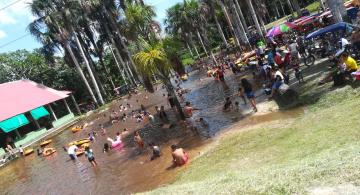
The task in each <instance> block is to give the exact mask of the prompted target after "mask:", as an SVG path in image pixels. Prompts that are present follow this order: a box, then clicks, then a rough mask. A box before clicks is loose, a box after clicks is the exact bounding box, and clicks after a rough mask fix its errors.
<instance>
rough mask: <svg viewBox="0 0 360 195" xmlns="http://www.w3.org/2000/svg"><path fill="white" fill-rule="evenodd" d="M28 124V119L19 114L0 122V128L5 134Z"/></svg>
mask: <svg viewBox="0 0 360 195" xmlns="http://www.w3.org/2000/svg"><path fill="white" fill-rule="evenodd" d="M27 124H29V121H28V119H27V118H26V117H25V115H24V114H19V115H17V116H14V117H12V118H9V119H6V120H4V121H1V122H0V128H1V129H2V130H3V131H4V132H5V133H9V132H11V131H13V130H15V129H17V128H19V127H22V126H24V125H27Z"/></svg>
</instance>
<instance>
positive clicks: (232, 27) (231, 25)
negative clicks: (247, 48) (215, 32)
mask: <svg viewBox="0 0 360 195" xmlns="http://www.w3.org/2000/svg"><path fill="white" fill-rule="evenodd" d="M218 2H219V4H220V7H221V9H222V11H223V12H224V15H225V18H226V21H227V22H228V24H229V27H230V31H231V32H232V34H233V36H234V39H235V42H236V45H237V46H238V47H240V41H239V38H238V37H237V36H236V33H235V29H234V26H233V24H232V22H231V19H230V16H229V13H228V11H227V8H226V6H225V4H224V3H223V2H222V1H221V0H219V1H218Z"/></svg>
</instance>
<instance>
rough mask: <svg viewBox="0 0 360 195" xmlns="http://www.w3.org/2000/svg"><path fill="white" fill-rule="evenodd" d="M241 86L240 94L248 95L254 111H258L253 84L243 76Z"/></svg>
mask: <svg viewBox="0 0 360 195" xmlns="http://www.w3.org/2000/svg"><path fill="white" fill-rule="evenodd" d="M241 86H242V88H241V89H240V93H241V95H240V96H244V94H245V95H246V97H247V98H248V99H249V101H250V103H251V106H252V107H253V110H254V112H257V111H258V110H257V107H256V100H255V93H254V91H253V88H252V85H251V84H250V82H249V81H248V80H247V79H245V78H243V79H241Z"/></svg>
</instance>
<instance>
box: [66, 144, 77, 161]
mask: <svg viewBox="0 0 360 195" xmlns="http://www.w3.org/2000/svg"><path fill="white" fill-rule="evenodd" d="M78 149H79V148H78V147H77V146H76V145H71V146H70V147H69V148H68V149H67V152H68V154H69V156H70V159H71V160H76V159H77V157H76V150H78Z"/></svg>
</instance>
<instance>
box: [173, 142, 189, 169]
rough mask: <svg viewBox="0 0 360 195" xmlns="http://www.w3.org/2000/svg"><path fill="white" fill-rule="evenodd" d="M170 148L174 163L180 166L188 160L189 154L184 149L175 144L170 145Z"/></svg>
mask: <svg viewBox="0 0 360 195" xmlns="http://www.w3.org/2000/svg"><path fill="white" fill-rule="evenodd" d="M171 150H172V153H171V155H172V157H173V163H174V165H176V166H182V165H184V164H186V163H187V162H188V160H189V155H188V154H187V153H186V152H185V151H184V149H182V148H179V147H178V146H177V145H172V146H171Z"/></svg>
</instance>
